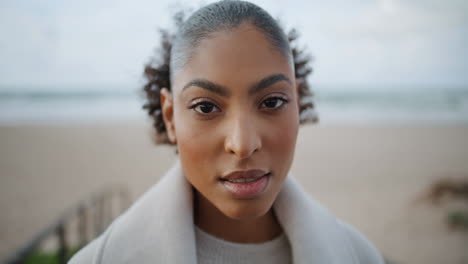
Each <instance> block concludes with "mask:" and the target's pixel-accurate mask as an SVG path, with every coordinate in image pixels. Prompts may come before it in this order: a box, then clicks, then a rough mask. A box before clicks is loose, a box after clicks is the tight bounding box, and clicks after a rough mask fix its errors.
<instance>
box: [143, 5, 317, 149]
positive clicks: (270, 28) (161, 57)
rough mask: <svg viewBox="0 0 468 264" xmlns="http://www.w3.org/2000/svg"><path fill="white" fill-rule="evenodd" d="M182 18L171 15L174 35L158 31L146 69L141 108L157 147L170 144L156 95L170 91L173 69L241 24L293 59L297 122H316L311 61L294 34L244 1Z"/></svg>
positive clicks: (181, 14) (179, 14)
mask: <svg viewBox="0 0 468 264" xmlns="http://www.w3.org/2000/svg"><path fill="white" fill-rule="evenodd" d="M184 17H185V16H184V12H178V13H176V14H175V15H174V21H175V25H176V28H177V30H176V31H177V33H175V34H174V33H170V32H169V30H164V29H160V31H159V32H160V36H161V46H160V47H159V48H158V49H156V52H155V54H154V55H153V56H152V57H151V58H150V60H149V62H148V63H147V64H146V65H145V70H144V77H145V80H146V83H145V85H144V87H143V90H144V93H145V95H146V102H145V104H144V105H143V108H144V109H146V110H147V112H148V115H149V116H150V117H151V118H152V120H153V126H154V128H155V129H156V134H155V142H156V143H167V144H171V143H170V142H169V140H168V138H167V133H166V127H165V125H164V120H163V117H162V112H161V103H160V98H159V93H160V90H161V89H162V88H167V89H169V90H171V78H172V76H171V75H172V74H174V71H176V70H177V69H174V67H175V68H177V67H179V68H180V67H183V65H184V64H185V63H186V62H187V61H188V60H189V59H190V56H191V51H192V50H193V48H194V47H195V46H196V45H197V43H199V41H200V40H201V39H203V38H205V37H206V36H207V35H208V34H210V33H212V32H216V31H219V30H229V29H232V28H235V27H237V26H239V25H240V24H241V23H243V22H248V23H251V24H252V25H254V26H255V27H257V28H258V29H259V30H260V31H261V32H262V33H264V34H265V35H266V37H267V38H268V39H269V40H270V43H271V44H273V46H274V47H276V48H278V49H279V50H280V51H281V52H282V54H285V55H286V56H288V57H290V58H291V59H292V62H293V63H294V71H295V77H296V79H297V81H298V82H299V89H298V92H299V101H300V102H299V105H300V108H299V114H300V122H301V124H302V123H306V122H317V121H318V117H317V114H316V112H315V106H314V103H313V100H312V96H313V94H312V92H311V90H310V87H309V83H308V81H307V76H309V74H311V73H312V67H311V66H310V62H311V60H312V57H311V56H310V55H309V54H307V53H306V52H305V51H304V49H300V48H299V47H298V45H297V43H296V42H297V39H298V37H299V34H298V32H297V31H296V30H294V29H292V30H290V31H289V33H288V34H287V35H286V34H284V32H283V30H282V29H281V27H280V26H279V23H278V22H277V21H276V20H275V19H273V18H272V17H271V16H270V15H269V14H268V13H267V12H266V11H264V10H263V9H261V8H260V7H258V6H256V5H254V4H252V3H249V2H245V1H236V0H234V1H233V0H225V1H220V2H216V3H213V4H210V5H208V6H205V7H203V8H201V9H199V10H197V11H196V12H195V13H193V14H192V15H191V16H190V17H189V18H188V19H186V20H185V19H184ZM175 57H177V58H175ZM171 65H172V68H171Z"/></svg>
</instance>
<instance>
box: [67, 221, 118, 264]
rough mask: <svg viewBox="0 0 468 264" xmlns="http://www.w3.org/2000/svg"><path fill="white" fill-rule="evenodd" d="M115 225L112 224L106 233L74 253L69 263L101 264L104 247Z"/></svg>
mask: <svg viewBox="0 0 468 264" xmlns="http://www.w3.org/2000/svg"><path fill="white" fill-rule="evenodd" d="M112 227H113V225H112V224H111V225H110V226H109V227H108V228H107V229H106V231H105V232H104V233H102V234H101V235H100V236H99V237H97V238H96V239H94V240H93V241H91V242H90V243H89V244H87V245H86V246H84V247H83V248H82V249H80V250H79V251H78V252H76V253H75V255H73V257H72V258H71V259H70V261H69V262H68V264H84V263H86V264H100V263H101V262H102V261H101V259H102V254H103V249H104V247H105V245H106V242H107V240H108V238H109V236H110V233H111V231H112Z"/></svg>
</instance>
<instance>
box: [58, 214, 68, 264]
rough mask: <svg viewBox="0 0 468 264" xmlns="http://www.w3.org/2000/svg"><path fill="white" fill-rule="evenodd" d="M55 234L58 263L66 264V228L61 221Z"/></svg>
mask: <svg viewBox="0 0 468 264" xmlns="http://www.w3.org/2000/svg"><path fill="white" fill-rule="evenodd" d="M57 235H58V239H59V250H58V263H60V264H66V263H67V255H68V254H67V251H68V245H67V239H66V230H65V223H64V222H62V223H60V225H59V226H58V228H57Z"/></svg>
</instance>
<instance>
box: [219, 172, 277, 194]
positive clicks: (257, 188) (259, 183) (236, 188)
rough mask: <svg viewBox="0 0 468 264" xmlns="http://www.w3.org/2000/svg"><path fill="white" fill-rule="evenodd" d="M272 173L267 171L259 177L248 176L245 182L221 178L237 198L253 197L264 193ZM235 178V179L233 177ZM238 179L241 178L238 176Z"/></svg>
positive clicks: (225, 186)
mask: <svg viewBox="0 0 468 264" xmlns="http://www.w3.org/2000/svg"><path fill="white" fill-rule="evenodd" d="M270 176H271V173H265V174H263V175H261V176H260V177H257V178H248V179H249V180H247V178H244V179H246V181H243V182H233V181H229V180H227V179H226V180H221V181H220V183H221V184H222V185H223V187H224V188H225V189H226V190H227V191H228V192H230V193H231V194H232V195H233V196H234V197H235V198H237V199H252V198H255V197H257V196H259V195H260V194H262V193H263V192H264V191H265V189H266V188H267V186H268V183H269V182H270ZM232 180H234V179H232ZM236 180H239V178H237V179H236Z"/></svg>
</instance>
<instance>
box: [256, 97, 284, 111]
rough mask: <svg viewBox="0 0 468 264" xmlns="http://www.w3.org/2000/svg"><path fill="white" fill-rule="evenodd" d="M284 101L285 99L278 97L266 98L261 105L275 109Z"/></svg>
mask: <svg viewBox="0 0 468 264" xmlns="http://www.w3.org/2000/svg"><path fill="white" fill-rule="evenodd" d="M285 102H286V100H285V99H283V98H279V97H272V98H268V99H266V100H265V101H263V102H262V107H265V108H271V109H276V108H280V107H281V106H282V105H283V104H284V103H285Z"/></svg>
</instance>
